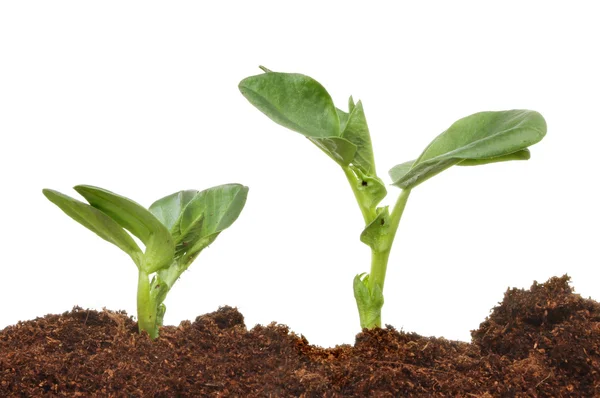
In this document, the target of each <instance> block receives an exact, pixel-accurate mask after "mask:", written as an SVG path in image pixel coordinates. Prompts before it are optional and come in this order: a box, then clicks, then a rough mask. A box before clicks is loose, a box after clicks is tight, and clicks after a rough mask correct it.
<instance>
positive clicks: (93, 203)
mask: <svg viewBox="0 0 600 398" xmlns="http://www.w3.org/2000/svg"><path fill="white" fill-rule="evenodd" d="M74 189H75V190H76V191H77V192H79V194H81V196H83V197H84V198H85V199H86V200H87V201H88V202H89V204H87V203H83V202H80V201H78V200H76V199H73V198H71V197H69V196H67V195H64V194H62V193H60V192H57V191H53V190H51V189H44V190H43V193H44V195H45V196H46V197H47V198H48V199H49V200H50V201H51V202H52V203H54V204H55V205H57V206H58V207H59V208H60V209H61V210H62V211H64V212H65V213H66V214H67V215H68V216H70V217H71V218H72V219H74V220H75V221H77V222H78V223H80V224H81V225H83V226H84V227H86V228H88V229H89V230H91V231H93V232H95V233H96V234H98V236H100V237H101V238H102V239H104V240H106V241H108V242H110V243H112V244H114V245H116V246H118V247H119V248H120V249H121V250H123V251H124V252H125V253H127V254H128V255H129V257H131V259H132V260H133V262H134V263H135V265H136V266H137V269H138V288H137V314H138V326H139V330H140V332H141V331H143V330H145V331H146V332H148V334H149V335H150V337H151V338H153V339H154V338H156V337H158V330H159V327H160V326H161V325H162V322H163V317H164V314H165V311H166V307H165V305H164V303H163V302H164V300H165V298H166V296H167V293H169V291H170V290H171V288H172V287H173V284H174V283H175V281H177V279H178V278H179V276H180V275H181V274H182V273H183V271H185V270H186V269H188V267H189V266H190V265H191V264H192V262H193V261H194V259H195V258H196V257H197V256H198V255H199V254H200V252H201V251H202V250H203V249H204V248H206V247H207V246H208V245H210V244H211V243H212V242H214V240H215V239H216V238H217V236H219V234H220V233H221V231H223V230H224V229H225V228H227V227H229V226H230V225H231V224H233V222H234V221H235V220H236V219H237V218H238V216H239V214H240V212H241V211H242V209H243V208H244V204H245V203H246V197H247V195H248V188H247V187H245V186H243V185H239V184H226V185H219V186H216V187H213V188H209V189H207V190H204V191H200V192H199V191H195V190H189V191H180V192H176V193H174V194H172V195H169V196H166V197H164V198H162V199H159V200H157V201H156V202H154V203H153V204H152V205H151V206H150V208H149V209H148V210H146V209H145V208H144V207H142V206H140V205H139V204H137V203H136V202H134V201H132V200H130V199H127V198H125V197H123V196H120V195H117V194H115V193H112V192H110V191H107V190H105V189H102V188H97V187H92V186H89V185H78V186H76V187H75V188H74ZM127 231H129V232H130V233H131V234H132V235H134V236H135V237H137V238H138V239H139V240H140V241H141V242H142V243H143V244H144V245H145V251H143V252H142V250H141V249H140V247H139V246H138V244H137V243H136V242H135V241H134V239H133V238H132V237H131V236H130V235H129V233H127ZM150 276H152V279H151V280H150V279H149V278H150Z"/></svg>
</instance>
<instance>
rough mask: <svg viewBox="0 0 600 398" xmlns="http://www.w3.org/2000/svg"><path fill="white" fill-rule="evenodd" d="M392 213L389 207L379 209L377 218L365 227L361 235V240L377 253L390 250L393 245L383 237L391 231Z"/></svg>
mask: <svg viewBox="0 0 600 398" xmlns="http://www.w3.org/2000/svg"><path fill="white" fill-rule="evenodd" d="M389 220H390V212H389V209H388V206H385V207H380V208H378V209H377V217H375V219H374V220H373V221H372V222H371V223H370V224H369V225H367V226H366V227H365V229H364V230H363V232H362V233H361V234H360V240H361V242H363V243H364V244H366V245H368V246H369V247H370V248H371V249H372V250H373V251H375V252H383V251H386V250H390V248H391V243H392V242H390V241H389V240H388V239H383V237H384V236H385V235H387V234H389V231H390V222H389Z"/></svg>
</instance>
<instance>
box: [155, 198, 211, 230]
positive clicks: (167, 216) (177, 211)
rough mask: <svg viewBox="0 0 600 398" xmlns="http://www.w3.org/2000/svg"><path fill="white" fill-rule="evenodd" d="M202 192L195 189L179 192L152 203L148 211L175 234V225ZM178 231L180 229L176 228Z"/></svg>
mask: <svg viewBox="0 0 600 398" xmlns="http://www.w3.org/2000/svg"><path fill="white" fill-rule="evenodd" d="M198 193H200V191H197V190H195V189H192V190H188V191H179V192H175V193H174V194H171V195H169V196H165V197H164V198H161V199H159V200H157V201H156V202H154V203H152V205H150V207H149V208H148V210H149V211H150V213H152V214H153V215H154V216H155V217H156V218H157V219H158V220H159V221H160V222H161V223H163V225H164V226H165V227H167V229H168V230H169V231H171V232H173V229H174V226H175V224H176V223H177V222H178V221H179V219H180V218H181V214H182V213H183V209H185V206H187V204H188V203H189V202H190V201H191V200H192V199H193V198H194V197H195V196H196V195H197V194H198ZM176 229H177V230H178V229H179V227H177V228H176Z"/></svg>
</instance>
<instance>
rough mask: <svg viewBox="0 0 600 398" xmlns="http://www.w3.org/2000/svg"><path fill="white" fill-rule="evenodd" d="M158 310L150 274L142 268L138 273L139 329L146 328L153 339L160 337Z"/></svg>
mask: <svg viewBox="0 0 600 398" xmlns="http://www.w3.org/2000/svg"><path fill="white" fill-rule="evenodd" d="M156 310H157V307H156V303H155V301H154V300H153V299H152V297H151V296H150V282H149V280H148V274H147V273H146V272H145V271H142V270H141V269H140V271H139V273H138V291H137V315H138V329H139V331H140V333H141V332H142V331H144V330H145V331H146V332H147V333H148V335H149V336H150V338H152V339H155V338H157V337H158V328H157V327H156Z"/></svg>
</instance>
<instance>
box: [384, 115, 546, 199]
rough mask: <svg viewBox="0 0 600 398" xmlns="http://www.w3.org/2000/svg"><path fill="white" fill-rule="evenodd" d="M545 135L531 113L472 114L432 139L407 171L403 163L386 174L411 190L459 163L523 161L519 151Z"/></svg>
mask: <svg viewBox="0 0 600 398" xmlns="http://www.w3.org/2000/svg"><path fill="white" fill-rule="evenodd" d="M545 134H546V122H545V120H544V118H543V117H542V115H540V114H539V113H537V112H534V111H529V110H510V111H500V112H480V113H475V114H473V115H471V116H467V117H465V118H463V119H460V120H458V121H457V122H455V123H454V124H453V125H452V126H450V128H448V130H446V131H444V132H443V133H442V134H440V135H439V136H438V137H437V138H436V139H434V140H433V141H432V142H431V144H429V146H428V147H427V148H426V149H425V150H424V151H423V153H422V154H421V156H419V158H418V159H417V160H415V162H414V163H413V164H412V167H411V168H410V169H409V170H408V171H406V163H404V164H402V165H398V166H396V167H394V168H393V169H392V170H391V172H390V174H391V175H392V178H393V180H394V182H393V185H396V186H398V187H400V188H403V189H412V188H414V187H416V186H417V185H419V184H421V183H422V182H424V181H426V180H427V179H429V178H431V177H433V176H434V175H436V174H438V173H440V172H442V171H444V170H445V169H447V168H449V167H451V166H453V165H455V164H459V163H461V162H466V164H465V165H467V164H469V163H471V164H484V163H490V162H496V161H504V160H513V157H514V158H516V159H523V157H524V154H525V153H524V152H521V151H523V150H524V149H526V148H527V147H529V146H531V145H533V144H535V143H537V142H539V141H540V140H541V139H542V138H543V137H544V135H545ZM518 152H520V153H519V154H517V153H518ZM511 155H512V156H511ZM404 171H406V173H404V174H402V173H403V172H404Z"/></svg>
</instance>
